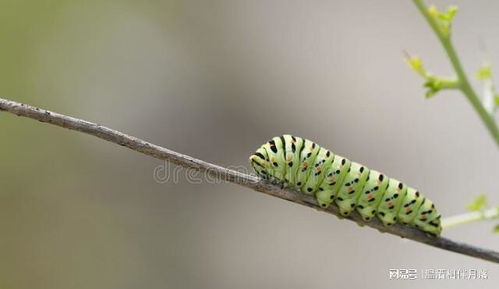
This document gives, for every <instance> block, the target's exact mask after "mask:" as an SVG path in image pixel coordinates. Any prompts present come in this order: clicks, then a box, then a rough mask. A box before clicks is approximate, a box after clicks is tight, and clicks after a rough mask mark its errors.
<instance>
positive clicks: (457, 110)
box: [0, 0, 499, 289]
mask: <svg viewBox="0 0 499 289" xmlns="http://www.w3.org/2000/svg"><path fill="white" fill-rule="evenodd" d="M0 3H1V4H0V37H1V45H0V67H1V69H0V76H1V78H0V79H1V80H0V83H1V86H0V87H1V89H0V95H2V97H6V98H10V99H13V100H16V101H21V102H26V103H29V104H32V105H36V106H41V107H43V108H46V109H50V110H54V111H57V112H60V113H65V114H69V115H72V116H75V117H80V118H83V119H86V120H89V121H94V122H98V123H100V124H104V125H106V126H109V127H112V128H115V129H118V130H121V131H124V132H127V133H129V134H131V135H134V136H137V137H140V138H143V139H146V140H149V141H151V142H153V143H155V144H159V145H162V146H165V147H167V148H170V149H173V150H176V151H179V152H182V153H186V154H189V155H192V156H195V157H198V158H201V159H203V160H206V161H210V162H214V163H217V164H220V165H225V166H228V165H233V166H237V165H243V166H246V167H248V168H249V166H248V164H247V158H248V156H249V154H250V153H252V152H253V151H254V150H255V149H256V148H257V147H258V146H260V145H261V144H262V143H263V142H265V141H266V140H267V139H269V138H270V137H272V136H274V135H279V134H283V133H292V134H295V135H298V136H302V137H306V138H309V139H312V140H314V141H316V142H318V143H319V144H321V145H323V146H325V147H326V148H329V149H331V150H332V151H333V152H336V153H338V154H341V155H344V156H346V157H349V158H350V159H353V160H356V161H358V162H361V163H363V164H365V165H367V166H369V167H371V168H376V169H378V170H382V171H384V172H385V173H387V174H388V175H390V176H393V177H396V178H398V179H400V180H403V181H405V182H406V183H407V184H410V185H413V186H415V187H417V188H419V189H420V190H421V191H423V192H424V193H425V194H426V195H428V196H430V198H431V199H432V200H433V201H434V202H435V203H436V204H437V205H438V208H439V209H440V211H441V212H442V214H443V215H444V216H449V215H453V214H458V213H462V212H464V211H465V210H466V209H465V205H466V203H467V202H468V201H469V200H471V199H472V198H473V196H475V195H477V194H479V193H482V192H484V193H487V194H488V196H489V199H490V202H491V203H492V204H498V203H499V197H498V194H497V192H498V186H497V179H498V172H499V155H498V151H497V147H496V145H495V143H494V142H493V141H492V139H491V137H490V136H489V135H488V132H487V131H486V129H485V127H484V125H483V124H482V123H481V121H480V120H479V118H478V116H477V115H476V114H475V113H474V111H472V108H471V106H470V105H469V104H468V103H467V101H466V99H465V98H464V97H462V96H461V95H460V94H459V93H457V92H444V93H441V94H439V95H437V96H436V97H435V98H433V99H431V100H425V99H424V97H423V94H424V91H423V89H422V88H421V83H422V80H421V79H420V78H419V77H418V76H417V75H416V74H415V73H414V72H412V71H411V70H410V69H409V68H408V67H407V66H406V64H405V63H404V62H403V60H402V58H403V53H402V51H403V50H407V51H409V52H410V53H412V54H417V55H419V56H421V57H422V58H423V60H424V62H425V64H426V65H427V66H428V68H429V69H430V70H432V71H433V72H435V73H439V74H450V73H452V71H451V69H450V66H449V63H448V61H447V58H446V56H445V55H444V54H443V52H442V49H441V47H440V45H439V43H438V42H437V40H436V38H435V36H434V35H433V33H432V32H431V31H430V29H429V27H428V25H427V24H426V22H425V21H424V20H423V18H422V16H421V15H420V14H419V12H418V11H417V10H416V8H415V6H413V4H412V1H409V0H406V1H388V0H384V1H382V0H380V1H364V2H362V3H360V2H357V1H346V0H343V1H338V0H311V1H298V0H295V1H289V0H288V1H274V0H273V1H268V0H210V1H202V0H164V1H160V0H148V1H126V0H121V1H118V0H116V1H113V0H108V1H97V0H86V1H70V0H67V1H65V0H50V1H49V0H31V1H15V0H2V1H0ZM435 3H436V4H437V5H439V6H441V7H443V6H445V5H447V4H449V3H451V2H450V1H438V0H437V1H435ZM452 3H456V1H453V2H452ZM456 4H457V5H459V8H460V11H459V13H458V16H457V17H456V20H455V25H454V29H455V33H454V35H455V43H456V46H457V48H458V50H459V53H460V55H461V56H462V60H463V62H464V65H465V67H466V69H467V70H468V72H469V73H470V75H473V74H474V71H475V70H476V68H478V67H479V65H480V64H481V62H482V59H481V53H480V49H481V44H480V43H481V42H484V43H485V44H486V47H487V48H488V50H490V51H491V52H492V64H495V67H499V52H497V51H499V37H498V36H499V29H498V28H497V27H499V22H498V18H497V12H498V9H499V3H498V2H497V1H492V0H489V1H484V0H480V1H478V0H477V1H457V3H456ZM494 27H496V28H494ZM496 52H497V53H496ZM475 84H476V85H477V86H476V87H477V89H478V90H479V88H480V87H479V86H478V84H477V83H476V82H475ZM0 140H1V141H0V234H1V236H0V254H1V255H0V288H9V289H10V288H93V289H97V288H138V287H146V288H233V287H237V288H282V287H286V288H304V287H310V288H332V287H335V286H339V287H346V286H349V288H364V287H367V286H369V287H370V288H386V287H394V286H399V287H400V288H441V286H452V287H453V288H467V287H470V286H480V288H497V286H498V284H499V275H498V274H499V270H497V269H498V267H497V265H495V264H492V263H488V262H485V261H480V260H478V259H473V258H470V257H466V256H463V255H458V254H455V253H450V252H447V251H443V250H438V249H435V248H432V247H429V246H424V245H421V244H418V243H415V242H412V241H407V240H402V239H400V238H397V237H394V236H391V235H387V234H380V233H379V232H377V231H375V230H372V229H369V228H365V229H361V228H359V227H358V226H356V225H354V224H353V223H351V222H348V221H339V220H337V219H336V218H334V217H332V216H330V215H327V214H324V213H320V212H317V211H314V210H311V209H309V208H306V207H303V206H299V205H297V204H293V203H290V202H285V201H283V200H280V199H276V198H273V197H270V196H266V195H263V194H260V193H256V192H254V191H251V190H249V189H245V188H242V187H239V186H236V185H233V184H208V183H206V182H203V183H201V184H192V183H189V182H188V181H187V180H186V178H185V177H184V176H183V175H182V176H181V177H180V180H179V181H178V182H177V183H174V182H166V183H161V182H157V181H155V179H154V178H153V172H154V169H155V168H156V167H158V166H161V165H163V163H162V162H161V161H158V160H155V159H152V158H150V157H147V156H144V155H141V154H138V153H136V152H133V151H130V150H128V149H125V148H123V147H119V146H116V145H113V144H110V143H106V142H104V141H101V140H98V139H96V138H94V137H90V136H86V135H82V134H80V133H75V132H71V131H67V130H64V129H61V128H57V127H53V126H50V125H46V124H42V123H39V122H35V121H33V120H29V119H24V118H18V117H15V116H13V115H10V114H6V113H0ZM493 225H494V223H492V222H488V223H481V224H476V225H470V226H462V227H458V228H456V229H452V230H449V231H446V232H444V236H446V237H450V238H453V239H456V240H461V241H463V242H469V243H472V244H475V245H477V246H483V247H488V248H491V249H495V250H499V239H498V237H497V235H493V234H492V233H491V229H492V227H493ZM397 268H398V269H403V268H415V269H418V270H419V272H422V271H423V270H425V269H481V270H488V275H489V279H488V280H486V281H463V280H460V281H456V280H447V281H435V280H416V281H393V280H389V278H388V271H389V269H397ZM423 286H424V287H423Z"/></svg>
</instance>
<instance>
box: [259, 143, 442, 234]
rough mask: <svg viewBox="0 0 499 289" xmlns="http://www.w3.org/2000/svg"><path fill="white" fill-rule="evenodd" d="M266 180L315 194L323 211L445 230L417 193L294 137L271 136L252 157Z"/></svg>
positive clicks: (434, 231)
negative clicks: (328, 209) (334, 207)
mask: <svg viewBox="0 0 499 289" xmlns="http://www.w3.org/2000/svg"><path fill="white" fill-rule="evenodd" d="M250 163H251V166H252V167H253V169H254V170H255V172H256V173H257V174H258V175H259V176H260V177H262V178H263V179H266V180H269V181H271V182H273V183H279V184H281V185H282V186H283V187H288V188H291V189H295V190H298V191H301V192H303V193H305V194H308V195H313V196H315V198H316V199H317V202H318V204H319V205H320V206H321V207H322V208H328V207H329V206H330V205H331V204H333V203H334V204H335V205H336V206H338V209H339V212H340V214H341V215H343V216H349V215H350V214H351V213H352V212H353V211H354V210H356V211H357V212H358V213H359V215H360V216H361V217H362V218H363V219H364V221H370V220H371V219H373V218H374V217H377V218H379V220H381V222H382V223H383V224H384V225H385V226H392V225H393V224H395V223H400V224H403V225H408V226H413V227H416V228H417V229H419V230H421V231H423V232H425V233H426V234H429V235H431V236H434V237H436V236H439V235H440V233H441V231H442V226H441V224H440V217H441V215H440V213H439V212H438V211H437V209H436V208H435V205H434V204H433V202H432V201H430V200H429V199H427V198H426V197H425V196H423V195H422V194H421V193H420V192H419V191H418V190H416V189H414V188H411V187H408V186H406V185H405V184H404V183H402V182H400V181H398V180H396V179H393V178H389V177H387V176H386V175H385V174H383V173H381V172H378V171H375V170H370V169H368V168H367V167H365V166H363V165H361V164H359V163H356V162H353V161H350V160H348V159H346V158H344V157H342V156H339V155H336V154H334V153H332V152H331V151H329V150H327V149H325V148H322V147H320V146H319V145H317V144H316V143H314V142H313V141H310V140H308V139H304V138H301V137H296V136H293V135H282V136H276V137H274V138H272V139H271V140H270V141H268V142H267V143H265V144H263V145H262V146H261V147H260V148H258V149H257V150H256V152H255V153H254V154H253V155H251V156H250Z"/></svg>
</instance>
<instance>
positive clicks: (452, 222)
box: [442, 207, 499, 229]
mask: <svg viewBox="0 0 499 289" xmlns="http://www.w3.org/2000/svg"><path fill="white" fill-rule="evenodd" d="M497 218H499V207H497V208H490V209H487V210H483V211H476V212H470V213H466V214H461V215H456V216H451V217H447V218H445V219H442V227H443V228H444V229H449V228H452V227H456V226H459V225H465V224H470V223H475V222H480V221H485V220H491V219H497Z"/></svg>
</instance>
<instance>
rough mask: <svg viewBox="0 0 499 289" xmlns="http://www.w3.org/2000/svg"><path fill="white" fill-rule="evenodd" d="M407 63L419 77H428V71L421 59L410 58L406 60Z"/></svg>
mask: <svg viewBox="0 0 499 289" xmlns="http://www.w3.org/2000/svg"><path fill="white" fill-rule="evenodd" d="M404 60H405V63H407V65H409V67H410V68H411V69H412V70H414V71H416V72H417V73H418V74H419V75H421V76H422V77H426V70H425V69H424V66H423V62H422V61H421V58H419V57H417V56H408V57H406V58H404Z"/></svg>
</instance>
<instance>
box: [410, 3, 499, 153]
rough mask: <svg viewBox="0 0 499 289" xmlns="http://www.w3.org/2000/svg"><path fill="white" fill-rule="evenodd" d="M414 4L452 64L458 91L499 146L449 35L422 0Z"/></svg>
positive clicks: (494, 126)
mask: <svg viewBox="0 0 499 289" xmlns="http://www.w3.org/2000/svg"><path fill="white" fill-rule="evenodd" d="M413 1H414V4H415V5H416V7H417V8H418V9H419V11H420V12H421V14H422V15H423V16H424V18H425V19H426V21H427V22H428V24H430V27H431V29H432V30H433V32H434V33H435V34H436V35H437V38H438V40H439V41H440V43H441V44H442V46H443V48H444V50H445V52H446V53H447V56H448V57H449V60H450V62H451V64H452V67H453V68H454V71H455V72H456V75H457V79H458V82H459V89H460V90H461V92H462V93H463V94H464V95H465V96H466V98H467V99H468V100H469V101H470V102H471V105H472V106H473V108H474V109H475V111H476V112H477V113H478V115H479V116H480V118H481V119H482V122H483V123H484V124H485V126H486V127H487V129H488V131H489V133H490V135H491V136H492V138H493V139H494V140H495V142H496V144H497V145H498V146H499V128H498V127H497V124H496V122H495V120H494V117H493V116H492V115H491V114H489V113H488V112H487V110H486V109H485V108H484V107H483V105H482V102H481V101H480V99H479V98H478V96H477V94H476V93H475V91H474V90H473V88H472V87H471V85H470V82H469V81H468V78H467V77H466V74H465V73H464V70H463V67H462V65H461V62H460V61H459V57H458V56H457V53H456V50H455V49H454V46H453V45H452V42H451V39H450V34H449V35H447V34H444V33H442V31H441V30H440V29H439V27H438V24H437V23H436V22H435V20H434V19H433V17H432V16H431V15H430V14H429V12H428V8H427V7H426V5H425V4H424V3H423V1H422V0H413Z"/></svg>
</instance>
